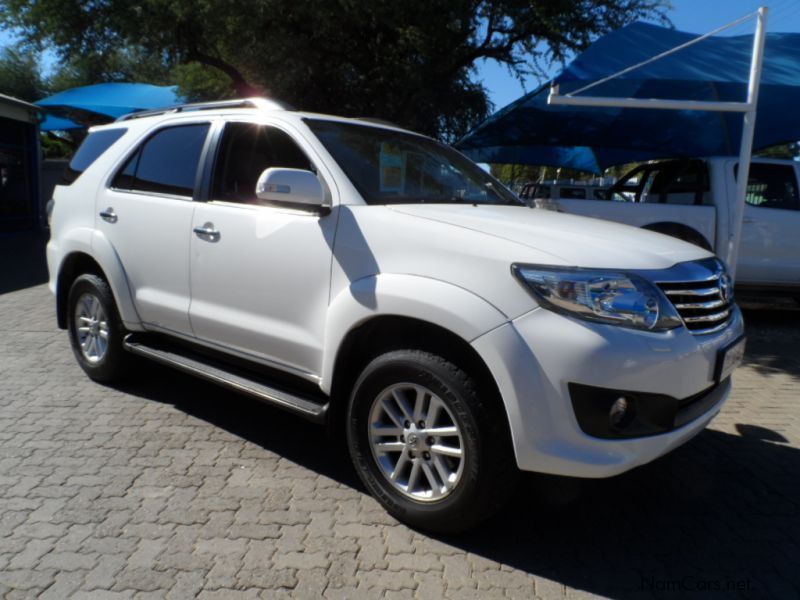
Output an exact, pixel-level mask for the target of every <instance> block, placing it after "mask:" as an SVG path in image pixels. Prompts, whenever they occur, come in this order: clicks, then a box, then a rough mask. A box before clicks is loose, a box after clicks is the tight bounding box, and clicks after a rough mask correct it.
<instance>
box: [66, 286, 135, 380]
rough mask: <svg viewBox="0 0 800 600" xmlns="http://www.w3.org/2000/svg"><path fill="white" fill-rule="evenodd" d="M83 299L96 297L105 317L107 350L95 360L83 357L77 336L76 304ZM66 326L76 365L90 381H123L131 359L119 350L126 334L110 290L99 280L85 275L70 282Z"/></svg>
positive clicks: (127, 354)
mask: <svg viewBox="0 0 800 600" xmlns="http://www.w3.org/2000/svg"><path fill="white" fill-rule="evenodd" d="M86 297H91V298H96V299H97V301H98V302H99V304H100V307H101V308H102V311H103V314H104V315H105V317H106V318H105V320H104V322H105V323H106V326H105V328H104V331H105V333H106V334H107V347H106V349H105V351H104V353H103V354H102V356H100V357H98V358H97V359H96V360H90V359H89V358H87V356H86V355H85V354H84V351H83V350H82V348H81V343H80V339H79V333H78V327H79V324H78V322H77V321H78V316H77V310H78V302H80V301H82V299H83V298H86ZM67 325H68V330H69V341H70V345H71V346H72V352H73V353H74V354H75V358H76V359H77V361H78V364H79V365H80V366H81V368H82V369H83V370H84V371H85V372H86V374H87V375H88V376H89V377H90V378H91V379H93V380H94V381H98V382H101V383H113V382H115V381H119V380H121V379H122V378H124V376H125V375H126V374H127V372H128V369H129V366H130V363H131V361H132V358H133V357H132V356H131V355H130V354H129V353H128V352H126V351H125V350H124V349H123V348H122V340H123V338H124V337H125V335H126V334H127V331H125V328H124V327H123V326H122V320H121V319H120V317H119V312H118V311H117V305H116V303H115V302H114V295H113V294H112V292H111V288H110V287H109V285H108V283H107V282H106V281H104V280H103V279H102V278H101V277H98V276H97V275H92V274H84V275H81V276H80V277H78V278H77V279H75V281H74V282H73V283H72V287H70V290H69V296H68V300H67Z"/></svg>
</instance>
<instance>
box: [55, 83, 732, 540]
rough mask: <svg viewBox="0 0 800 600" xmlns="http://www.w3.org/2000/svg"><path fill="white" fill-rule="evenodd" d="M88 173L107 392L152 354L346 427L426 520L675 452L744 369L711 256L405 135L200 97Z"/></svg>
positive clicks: (80, 208)
mask: <svg viewBox="0 0 800 600" xmlns="http://www.w3.org/2000/svg"><path fill="white" fill-rule="evenodd" d="M67 175H68V176H67V179H66V180H65V182H64V184H63V185H61V186H59V187H58V188H57V189H56V192H55V198H54V209H53V213H52V239H51V241H50V243H49V244H48V252H47V256H48V264H49V268H50V275H51V279H50V288H51V290H52V291H53V293H54V294H55V296H56V306H57V315H58V323H59V325H60V326H61V327H62V328H65V329H68V330H69V335H70V339H71V341H72V347H73V349H74V351H75V356H76V357H77V359H78V362H79V363H80V365H81V367H83V369H84V370H85V371H86V372H87V373H88V375H89V376H90V377H91V378H93V379H95V380H97V381H101V382H111V381H113V380H115V379H117V378H119V377H120V376H122V375H123V374H124V372H125V370H126V368H127V367H129V365H130V361H131V359H132V355H133V354H136V355H141V356H145V357H148V358H151V359H154V360H157V361H160V362H162V363H166V364H168V365H171V366H174V367H176V368H178V369H182V370H184V371H187V372H189V373H192V374H194V375H197V376H200V377H205V378H207V379H209V380H211V381H213V382H215V383H217V384H220V385H223V386H227V387H229V388H231V389H233V390H236V391H239V392H243V393H246V394H251V395H253V396H256V397H258V398H260V399H262V400H264V401H265V402H268V403H270V404H274V405H276V406H279V407H281V408H284V409H286V410H289V411H292V412H294V413H296V414H299V415H301V416H304V417H307V418H309V419H311V420H313V421H316V422H320V423H323V422H324V423H327V424H328V425H329V426H330V427H331V429H332V430H333V431H335V432H337V433H339V434H341V435H344V434H345V433H346V436H347V441H348V445H349V449H350V453H351V456H352V459H353V462H354V464H355V467H356V469H357V471H358V473H359V475H360V477H361V478H362V480H363V481H364V484H365V485H366V487H367V488H368V489H369V491H370V492H371V493H372V494H374V496H375V497H376V498H377V499H378V500H379V501H380V502H381V503H382V504H383V505H384V506H385V507H386V509H387V510H388V511H389V512H390V513H391V514H393V515H395V516H396V517H397V518H399V519H401V520H404V521H406V522H408V523H410V524H412V525H415V526H418V527H422V528H426V529H430V530H438V531H457V530H460V529H464V528H467V527H469V526H470V525H472V524H473V523H475V522H476V520H478V519H480V518H482V517H484V516H486V515H487V514H489V513H490V512H491V510H492V509H493V508H495V507H497V506H498V505H500V503H501V502H502V501H503V500H504V499H505V498H506V497H507V496H508V494H509V493H511V491H512V490H513V485H512V482H513V480H514V478H515V475H516V474H517V469H522V470H526V471H538V472H545V473H556V474H562V475H572V476H579V477H608V476H612V475H615V474H617V473H621V472H623V471H626V470H628V469H631V468H633V467H635V466H637V465H641V464H644V463H647V462H649V461H651V460H653V459H655V458H656V457H658V456H660V455H662V454H664V453H666V452H668V451H669V450H671V449H673V448H675V447H676V446H678V445H680V444H682V443H683V442H685V441H687V440H688V439H689V438H691V437H692V436H694V435H695V434H697V433H698V432H699V431H700V430H702V429H703V427H705V426H706V424H707V423H708V422H709V421H710V420H711V418H712V417H713V416H714V415H715V414H716V413H717V412H718V411H719V410H720V408H721V406H722V404H723V402H724V400H725V399H726V397H727V396H728V394H729V392H730V389H731V380H730V374H731V371H732V370H733V368H734V367H735V366H736V365H737V364H738V361H739V360H740V359H741V355H742V351H743V347H744V344H743V324H742V319H741V315H740V312H739V310H738V308H737V307H736V306H735V305H734V304H733V302H732V299H731V286H730V281H729V279H728V276H727V274H726V272H725V269H724V267H723V265H722V264H721V263H720V262H719V261H718V260H717V259H715V258H714V257H713V256H712V255H711V254H710V253H708V252H706V251H705V250H702V249H700V248H698V247H696V246H693V245H690V244H687V243H684V242H681V241H679V240H676V239H673V238H669V237H666V236H663V235H660V234H656V233H652V232H648V231H642V230H639V229H634V228H632V227H627V226H624V225H618V224H613V223H608V222H604V221H599V220H595V219H588V218H583V217H577V216H570V215H563V214H557V213H552V212H545V211H537V210H531V209H529V208H527V207H526V206H524V205H522V204H521V203H520V202H519V200H517V198H516V197H515V196H514V195H513V194H511V193H510V192H509V191H507V190H506V189H505V188H503V186H502V185H501V184H500V183H498V182H497V181H496V180H495V179H493V178H492V177H490V176H489V175H488V174H486V173H485V172H484V171H483V170H481V169H480V168H478V167H477V166H476V165H475V164H473V163H472V162H470V161H469V160H467V159H466V158H464V157H463V156H462V155H461V154H459V153H457V152H455V151H454V150H452V149H450V148H448V147H447V146H444V145H442V144H440V143H438V142H436V141H434V140H431V139H428V138H425V137H423V136H420V135H417V134H414V133H411V132H408V131H404V130H402V129H400V128H398V127H394V126H392V125H390V124H386V123H378V122H375V121H369V120H366V119H345V118H339V117H332V116H325V115H317V114H307V113H301V112H295V111H292V110H288V109H284V108H283V107H282V106H281V105H279V104H277V103H275V102H271V101H269V100H264V99H252V100H242V101H232V102H226V103H213V104H202V105H187V106H182V107H177V108H174V109H170V110H166V111H161V112H150V113H138V114H133V115H129V116H127V117H123V118H122V119H120V120H118V121H116V122H114V123H111V124H109V125H105V126H102V127H95V128H93V129H92V130H91V132H90V133H89V136H88V137H87V139H86V141H85V142H84V143H83V145H82V146H81V148H80V149H79V150H78V152H77V153H76V155H75V157H74V158H73V160H72V162H71V164H70V169H69V172H68V174H67ZM220 401H225V399H224V398H221V400H220Z"/></svg>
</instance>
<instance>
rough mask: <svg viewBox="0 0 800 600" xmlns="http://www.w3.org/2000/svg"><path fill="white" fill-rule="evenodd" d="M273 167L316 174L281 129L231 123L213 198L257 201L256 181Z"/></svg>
mask: <svg viewBox="0 0 800 600" xmlns="http://www.w3.org/2000/svg"><path fill="white" fill-rule="evenodd" d="M270 167H283V168H287V169H303V170H306V171H314V168H313V166H312V164H311V161H309V160H308V157H307V156H306V155H305V153H304V152H303V150H302V149H301V148H300V147H299V146H298V145H297V144H296V143H295V142H294V140H292V138H291V137H289V135H287V134H286V133H284V132H283V131H281V130H280V129H276V128H275V127H268V126H266V125H257V124H254V123H228V124H227V125H226V126H225V131H224V132H223V134H222V141H221V142H220V148H219V153H218V155H217V160H216V164H215V166H214V178H213V183H212V186H211V197H212V198H213V199H216V200H226V201H228V202H258V201H259V200H258V198H257V197H256V182H257V181H258V178H259V176H260V175H261V173H263V172H264V171H265V170H266V169H269V168H270Z"/></svg>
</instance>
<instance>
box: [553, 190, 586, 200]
mask: <svg viewBox="0 0 800 600" xmlns="http://www.w3.org/2000/svg"><path fill="white" fill-rule="evenodd" d="M559 197H560V198H563V199H564V200H586V189H585V188H566V187H565V188H561V190H560V191H559Z"/></svg>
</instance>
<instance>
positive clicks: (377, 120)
mask: <svg viewBox="0 0 800 600" xmlns="http://www.w3.org/2000/svg"><path fill="white" fill-rule="evenodd" d="M356 119H357V120H359V121H366V122H367V123H374V124H375V125H388V126H390V127H397V129H404V127H402V126H401V125H398V124H397V123H392V122H391V121H387V120H386V119H380V118H378V117H356Z"/></svg>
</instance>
